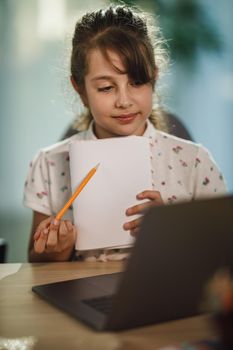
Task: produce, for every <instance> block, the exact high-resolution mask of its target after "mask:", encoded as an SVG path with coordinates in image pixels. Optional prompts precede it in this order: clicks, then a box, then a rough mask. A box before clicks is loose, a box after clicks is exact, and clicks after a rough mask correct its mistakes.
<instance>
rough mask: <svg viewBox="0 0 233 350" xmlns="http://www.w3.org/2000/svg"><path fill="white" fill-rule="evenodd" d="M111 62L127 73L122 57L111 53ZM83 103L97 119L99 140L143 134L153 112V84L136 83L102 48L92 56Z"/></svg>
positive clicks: (95, 124) (89, 56) (109, 53)
mask: <svg viewBox="0 0 233 350" xmlns="http://www.w3.org/2000/svg"><path fill="white" fill-rule="evenodd" d="M108 55H109V58H110V61H111V63H112V64H113V65H114V66H115V67H117V68H119V70H120V71H121V72H122V71H123V72H124V66H123V64H122V62H121V59H120V57H119V56H118V55H117V54H116V53H115V52H113V51H110V50H109V51H108ZM88 59H89V71H88V73H87V75H86V76H85V93H84V95H82V96H81V97H82V100H83V102H84V103H85V105H86V106H87V107H88V108H89V109H90V111H91V114H92V116H93V118H94V127H95V133H96V136H97V137H98V138H108V137H116V136H129V135H138V136H140V135H142V134H143V133H144V131H145V128H146V120H147V118H148V117H149V116H150V114H151V111H152V95H153V89H152V86H151V84H150V83H147V84H137V82H134V81H130V79H129V77H128V75H127V74H122V73H120V72H118V71H116V70H115V69H114V67H113V66H112V64H111V63H110V62H109V61H108V60H107V59H106V58H105V57H104V56H103V54H102V53H101V51H100V50H99V49H95V50H92V51H91V52H90V53H89V55H88Z"/></svg>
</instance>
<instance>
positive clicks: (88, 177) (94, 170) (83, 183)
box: [56, 163, 100, 220]
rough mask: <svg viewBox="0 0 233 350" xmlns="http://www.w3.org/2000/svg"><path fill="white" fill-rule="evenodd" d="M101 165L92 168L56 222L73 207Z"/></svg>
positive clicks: (57, 216) (60, 212)
mask: <svg viewBox="0 0 233 350" xmlns="http://www.w3.org/2000/svg"><path fill="white" fill-rule="evenodd" d="M99 164H100V163H98V164H97V165H96V166H95V167H94V168H92V169H91V170H90V171H89V173H88V174H87V175H86V176H85V178H84V179H83V181H82V182H81V184H80V185H79V186H78V188H77V189H76V190H75V192H74V193H73V194H72V196H71V197H70V199H69V200H68V202H66V204H65V205H64V207H63V208H62V209H61V210H60V211H59V213H58V214H57V215H56V220H60V219H61V218H62V216H63V215H64V214H65V212H66V211H67V209H68V208H69V207H70V206H71V204H72V203H73V201H74V200H75V198H76V197H77V196H78V195H79V193H80V192H81V191H82V189H83V188H84V187H85V186H86V184H87V183H88V182H89V180H90V179H91V178H92V176H93V175H94V174H95V172H96V170H97V169H98V166H99Z"/></svg>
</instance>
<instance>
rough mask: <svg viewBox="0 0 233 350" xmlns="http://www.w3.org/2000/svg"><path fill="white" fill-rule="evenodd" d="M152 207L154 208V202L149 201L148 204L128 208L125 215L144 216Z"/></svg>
mask: <svg viewBox="0 0 233 350" xmlns="http://www.w3.org/2000/svg"><path fill="white" fill-rule="evenodd" d="M151 206H152V202H149V201H148V202H146V203H142V204H137V205H134V206H133V207H131V208H128V209H127V210H126V212H125V213H126V215H127V216H130V215H135V214H143V213H144V211H145V210H146V209H148V208H150V207H151Z"/></svg>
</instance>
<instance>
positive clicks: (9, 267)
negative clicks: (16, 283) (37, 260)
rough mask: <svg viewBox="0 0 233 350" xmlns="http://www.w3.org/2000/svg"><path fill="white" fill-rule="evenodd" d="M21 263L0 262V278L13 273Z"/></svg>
mask: <svg viewBox="0 0 233 350" xmlns="http://www.w3.org/2000/svg"><path fill="white" fill-rule="evenodd" d="M21 266H22V264H20V263H14V264H9V263H8V264H0V280H1V279H3V278H4V277H7V276H9V275H13V274H14V273H16V272H18V271H19V269H20V267H21Z"/></svg>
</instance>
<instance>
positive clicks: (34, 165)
mask: <svg viewBox="0 0 233 350" xmlns="http://www.w3.org/2000/svg"><path fill="white" fill-rule="evenodd" d="M49 184H50V181H49V172H48V164H47V161H46V158H45V154H44V153H43V152H40V153H38V154H37V155H36V157H35V158H34V160H33V161H32V162H31V163H30V166H29V170H28V174H27V179H26V182H25V189H24V200H23V204H24V205H25V206H26V207H29V208H31V209H33V210H35V211H38V212H40V213H43V214H46V215H52V210H51V205H50V201H49V197H50V196H49V192H50V185H49Z"/></svg>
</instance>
